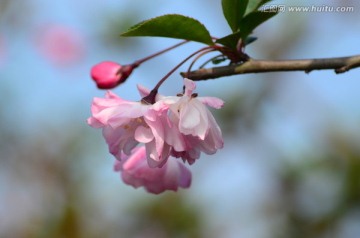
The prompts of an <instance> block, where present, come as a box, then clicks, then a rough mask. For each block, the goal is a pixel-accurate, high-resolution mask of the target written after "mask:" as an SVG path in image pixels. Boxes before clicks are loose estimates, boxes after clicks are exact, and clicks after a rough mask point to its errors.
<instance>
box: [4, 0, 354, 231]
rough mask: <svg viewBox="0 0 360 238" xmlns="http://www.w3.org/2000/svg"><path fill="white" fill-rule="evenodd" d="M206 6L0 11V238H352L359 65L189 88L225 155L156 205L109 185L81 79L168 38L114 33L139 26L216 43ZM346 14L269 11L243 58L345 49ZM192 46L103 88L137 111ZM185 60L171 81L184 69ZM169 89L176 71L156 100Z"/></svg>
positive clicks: (82, 5) (178, 85)
mask: <svg viewBox="0 0 360 238" xmlns="http://www.w3.org/2000/svg"><path fill="white" fill-rule="evenodd" d="M220 2H221V1H220V0H199V1H189V0H187V1H164V0H152V1H143V0H142V1H141V0H131V1H130V0H122V1H116V0H104V1H95V0H87V1H82V0H62V1H47V0H26V1H23V0H0V98H1V101H0V237H6V238H8V237H10V238H12V237H14V238H17V237H20V238H21V237H125V238H127V237H131V238H132V237H136V238H143V237H144V238H148V237H150V238H152V237H154V238H155V237H156V238H167V237H175V238H184V237H194V238H196V237H208V238H216V237H224V238H238V237H240V238H243V237H244V238H254V237H256V238H271V237H276V238H279V237H342V238H355V237H359V234H360V146H359V145H360V135H359V129H360V128H359V122H360V105H359V101H360V93H359V87H360V82H359V77H360V70H359V69H354V70H352V71H350V72H347V73H344V74H340V75H336V74H335V73H334V72H333V71H314V72H311V73H310V74H305V73H303V72H288V73H268V74H249V75H239V76H232V77H227V78H221V79H216V80H209V81H204V82H199V83H198V87H197V92H198V93H199V94H200V95H204V96H205V95H208V96H216V97H220V98H222V99H223V100H224V101H225V102H226V104H225V107H224V108H223V109H222V110H219V111H216V112H214V113H215V117H216V118H217V120H218V122H219V124H220V126H221V127H222V128H223V132H224V137H225V138H224V139H225V147H224V149H222V150H221V151H219V152H218V153H217V154H216V155H213V156H206V155H202V157H201V159H200V160H199V161H197V162H196V163H195V164H194V165H192V166H191V170H192V173H193V182H192V186H191V188H190V189H187V190H180V191H179V192H177V193H174V192H166V193H164V194H161V195H152V194H148V193H146V192H145V191H144V190H143V189H142V188H139V189H134V188H132V187H130V186H127V185H125V184H123V182H122V181H121V179H120V177H119V174H116V173H114V172H113V170H112V166H113V161H114V159H113V157H112V156H111V155H110V154H109V153H108V150H107V146H106V144H105V142H104V140H103V138H102V135H101V131H100V130H95V129H92V128H90V127H89V126H88V125H87V124H86V119H87V118H88V117H89V116H90V104H91V101H92V98H93V97H95V96H96V97H102V96H103V95H104V93H105V92H104V91H101V90H98V89H97V88H96V87H95V84H94V83H93V82H92V80H91V79H90V76H89V71H90V68H91V67H92V66H93V65H94V64H96V63H98V62H100V61H103V60H112V61H117V62H119V63H122V64H126V63H131V62H133V61H135V60H137V59H139V58H142V57H144V56H147V55H149V54H151V53H154V52H156V51H158V50H161V49H163V48H164V47H166V46H171V45H173V44H175V43H177V42H178V41H176V40H173V39H161V38H120V37H119V34H120V33H121V32H123V31H125V30H126V29H128V28H129V27H130V26H131V25H133V24H135V23H138V22H139V21H141V20H144V19H148V18H151V17H155V16H159V15H162V14H167V13H178V14H183V15H187V16H191V17H194V18H196V19H198V20H200V21H201V22H202V23H203V24H205V25H206V26H207V28H208V29H209V31H210V32H211V34H212V35H214V36H223V35H226V34H228V33H230V29H229V27H228V26H227V24H226V21H225V20H224V18H223V16H222V12H221V3H220ZM273 4H285V5H286V6H312V5H314V6H353V7H354V11H353V12H342V13H335V12H311V13H310V12H297V13H294V12H288V11H287V12H284V13H280V14H279V15H278V16H276V17H275V18H273V19H271V20H270V21H269V22H267V23H265V24H264V25H262V26H261V27H259V28H258V29H257V30H256V31H255V32H254V35H255V36H257V37H258V38H259V39H258V40H257V41H256V42H255V43H252V44H251V45H249V46H248V48H247V51H246V52H247V53H248V54H249V55H250V56H252V57H253V58H259V59H260V58H261V59H296V58H322V57H337V56H348V55H354V54H359V53H360V47H359V39H360V32H359V31H358V29H360V21H359V18H360V14H359V13H360V3H359V2H358V1H355V0H346V1H345V0H318V1H308V0H301V1H298V0H296V1H295V0H294V1H291V5H290V3H289V1H274V2H273ZM200 47H202V46H201V44H197V43H191V44H187V45H184V46H182V49H177V50H174V51H172V52H170V53H168V54H166V55H163V56H161V57H158V58H156V59H154V60H152V61H149V62H147V63H145V64H144V65H142V66H141V67H140V68H138V69H137V70H136V71H135V72H134V73H133V74H132V76H131V77H130V79H128V81H127V82H126V83H125V84H123V85H121V86H120V87H118V88H116V89H115V90H114V91H115V93H117V94H118V95H120V96H121V97H123V98H126V99H129V100H139V96H138V94H137V90H136V87H135V86H136V84H142V85H145V86H147V87H149V88H151V87H153V86H154V85H155V84H156V83H157V82H158V81H159V79H160V78H161V77H163V76H164V75H165V74H166V73H167V72H168V71H169V70H170V69H171V68H173V67H174V66H175V65H176V64H177V63H179V62H180V61H181V60H182V59H184V58H185V57H186V56H188V55H189V54H191V53H192V52H194V51H195V50H197V49H198V48H200ZM187 66H188V65H185V66H184V67H183V68H182V71H185V70H186V67H187ZM181 89H182V79H181V77H180V76H179V74H177V73H175V74H174V75H173V76H172V77H171V78H170V79H169V80H168V81H167V82H166V83H165V85H163V86H162V87H161V89H160V91H161V93H162V94H167V95H174V94H176V93H178V92H180V91H181Z"/></svg>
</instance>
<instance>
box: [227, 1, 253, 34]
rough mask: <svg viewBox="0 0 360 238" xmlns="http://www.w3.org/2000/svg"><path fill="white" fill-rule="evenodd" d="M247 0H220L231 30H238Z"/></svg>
mask: <svg viewBox="0 0 360 238" xmlns="http://www.w3.org/2000/svg"><path fill="white" fill-rule="evenodd" d="M248 2H249V0H222V1H221V5H222V10H223V14H224V16H225V18H226V20H227V22H228V24H229V26H230V28H231V30H232V31H233V32H236V31H237V30H239V23H240V21H241V18H242V17H243V16H244V14H245V10H246V6H247V5H248Z"/></svg>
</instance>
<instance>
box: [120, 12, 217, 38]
mask: <svg viewBox="0 0 360 238" xmlns="http://www.w3.org/2000/svg"><path fill="white" fill-rule="evenodd" d="M121 36H159V37H169V38H176V39H184V40H189V41H196V42H201V43H205V44H207V45H213V44H214V43H213V41H212V38H211V36H210V33H209V31H208V30H207V29H206V27H205V26H204V25H203V24H201V23H200V22H199V21H198V20H195V19H193V18H190V17H186V16H183V15H178V14H169V15H163V16H159V17H156V18H152V19H149V20H146V21H143V22H140V23H138V24H136V25H134V26H132V27H131V28H130V29H129V30H128V31H126V32H124V33H122V34H121Z"/></svg>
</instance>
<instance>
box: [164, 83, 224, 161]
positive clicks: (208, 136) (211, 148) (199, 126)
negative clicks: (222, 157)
mask: <svg viewBox="0 0 360 238" xmlns="http://www.w3.org/2000/svg"><path fill="white" fill-rule="evenodd" d="M184 85H185V90H184V94H183V95H182V96H181V97H180V99H179V100H178V101H177V102H176V103H174V104H172V105H171V106H170V109H171V112H172V115H171V120H172V121H173V123H174V124H177V125H178V127H179V131H180V132H181V133H182V134H183V135H184V141H185V143H186V150H184V151H177V150H173V151H172V155H173V156H175V157H181V158H183V159H184V160H186V161H188V162H189V163H190V164H191V163H194V161H195V160H196V159H198V158H199V157H200V152H201V151H202V152H204V153H206V154H214V153H216V151H217V150H218V149H221V148H222V147H223V145H224V141H223V138H222V133H221V129H220V127H219V125H218V124H217V122H216V120H215V118H214V117H213V115H212V114H211V112H210V111H209V109H208V108H207V107H206V105H207V106H210V107H213V108H217V109H218V108H221V107H222V106H223V104H224V102H223V101H222V100H220V99H218V98H215V97H198V95H197V94H195V93H193V91H194V90H195V88H196V85H195V83H194V82H193V81H191V80H189V79H184Z"/></svg>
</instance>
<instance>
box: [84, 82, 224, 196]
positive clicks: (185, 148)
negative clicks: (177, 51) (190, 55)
mask: <svg viewBox="0 0 360 238" xmlns="http://www.w3.org/2000/svg"><path fill="white" fill-rule="evenodd" d="M184 85H185V87H184V93H183V94H179V95H177V96H162V95H159V94H157V95H156V98H155V103H154V104H147V103H145V102H143V101H139V102H133V101H127V100H124V99H122V98H120V97H118V96H117V95H115V94H114V93H112V92H111V91H108V92H107V93H106V96H105V98H94V100H93V103H92V107H91V112H92V116H91V117H90V118H89V119H88V123H89V125H91V126H92V127H94V128H102V131H103V136H104V138H105V140H106V143H107V144H108V146H109V151H110V153H111V154H113V155H114V156H115V157H116V158H117V161H116V162H115V167H114V168H115V171H119V172H120V173H121V176H122V179H123V181H124V182H125V183H127V184H129V185H132V186H133V187H135V188H137V187H140V186H143V187H145V189H146V190H147V191H148V192H151V193H156V194H157V193H161V192H164V191H165V190H173V191H177V189H178V187H182V188H187V187H189V186H190V183H191V173H190V171H189V170H188V169H187V168H186V167H185V166H184V163H185V162H188V163H189V164H193V163H194V162H195V161H196V160H197V159H198V158H199V157H200V154H201V152H203V153H205V154H214V153H216V151H217V150H218V149H220V148H222V147H223V138H222V133H221V129H220V127H219V126H218V124H217V122H216V121H215V119H214V117H213V115H212V114H211V112H210V111H209V109H208V108H207V106H210V107H213V108H216V109H219V108H221V107H222V106H223V104H224V102H223V101H222V100H220V99H218V98H214V97H198V96H197V94H196V93H193V91H194V90H195V88H196V85H195V83H194V82H193V81H191V80H189V79H184ZM138 90H139V92H140V94H141V96H143V97H145V96H147V95H149V93H150V91H149V90H148V89H146V88H144V87H142V86H138ZM183 162H184V163H183Z"/></svg>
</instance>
